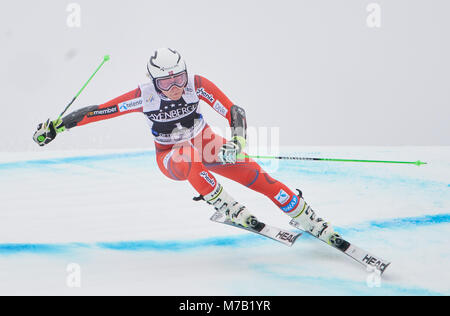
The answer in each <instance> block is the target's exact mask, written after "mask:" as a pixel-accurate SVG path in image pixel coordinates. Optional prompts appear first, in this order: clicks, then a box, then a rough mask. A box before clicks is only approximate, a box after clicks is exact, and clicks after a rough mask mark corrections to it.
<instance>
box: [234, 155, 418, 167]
mask: <svg viewBox="0 0 450 316" xmlns="http://www.w3.org/2000/svg"><path fill="white" fill-rule="evenodd" d="M238 158H239V159H244V158H255V159H283V160H310V161H340V162H372V163H396V164H411V165H416V166H421V165H425V164H427V163H426V162H422V161H420V160H417V161H389V160H362V159H336V158H310V157H283V156H251V155H243V154H241V155H238Z"/></svg>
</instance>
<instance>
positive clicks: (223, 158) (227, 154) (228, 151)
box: [217, 136, 245, 164]
mask: <svg viewBox="0 0 450 316" xmlns="http://www.w3.org/2000/svg"><path fill="white" fill-rule="evenodd" d="M244 147H245V138H243V137H240V136H235V137H233V138H232V139H231V140H230V141H228V142H227V143H225V144H223V145H222V147H221V148H220V151H219V154H218V156H217V158H218V159H219V161H220V162H221V163H223V164H227V163H231V164H234V163H236V161H237V156H238V155H239V154H240V153H241V152H242V149H244Z"/></svg>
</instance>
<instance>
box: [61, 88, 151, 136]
mask: <svg viewBox="0 0 450 316" xmlns="http://www.w3.org/2000/svg"><path fill="white" fill-rule="evenodd" d="M140 97H141V90H140V89H139V88H137V89H135V90H132V91H130V92H127V93H125V94H123V95H121V96H119V97H117V98H115V99H112V100H111V101H108V102H106V103H103V104H101V105H91V106H86V107H84V108H81V109H79V110H76V111H74V112H72V113H70V114H68V115H66V116H64V117H63V118H62V123H63V126H64V127H65V128H66V129H69V128H73V127H75V126H81V125H85V124H88V123H92V122H97V121H101V120H106V119H110V118H113V117H117V116H120V115H123V114H127V113H132V112H142V100H140ZM131 101H135V102H131ZM124 102H125V103H124ZM127 102H128V103H127Z"/></svg>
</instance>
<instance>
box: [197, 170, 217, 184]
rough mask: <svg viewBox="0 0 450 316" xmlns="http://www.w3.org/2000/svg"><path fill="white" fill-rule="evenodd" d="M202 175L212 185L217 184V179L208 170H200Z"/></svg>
mask: <svg viewBox="0 0 450 316" xmlns="http://www.w3.org/2000/svg"><path fill="white" fill-rule="evenodd" d="M200 177H202V178H203V179H205V180H206V182H208V183H209V184H210V185H211V186H212V187H214V186H215V185H216V181H214V179H211V178H210V177H209V175H208V173H207V172H206V171H202V172H200Z"/></svg>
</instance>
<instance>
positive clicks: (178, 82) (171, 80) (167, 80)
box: [155, 71, 188, 91]
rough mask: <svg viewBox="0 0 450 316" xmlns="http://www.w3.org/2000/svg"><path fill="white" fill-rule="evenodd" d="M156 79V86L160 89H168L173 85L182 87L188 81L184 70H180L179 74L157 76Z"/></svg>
mask: <svg viewBox="0 0 450 316" xmlns="http://www.w3.org/2000/svg"><path fill="white" fill-rule="evenodd" d="M155 81H156V87H157V88H158V89H160V90H162V91H169V90H170V88H172V87H173V86H177V87H179V88H184V86H186V84H187V81H188V76H187V73H186V71H183V72H180V73H179V74H176V75H172V76H168V77H164V78H158V79H156V80H155Z"/></svg>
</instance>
